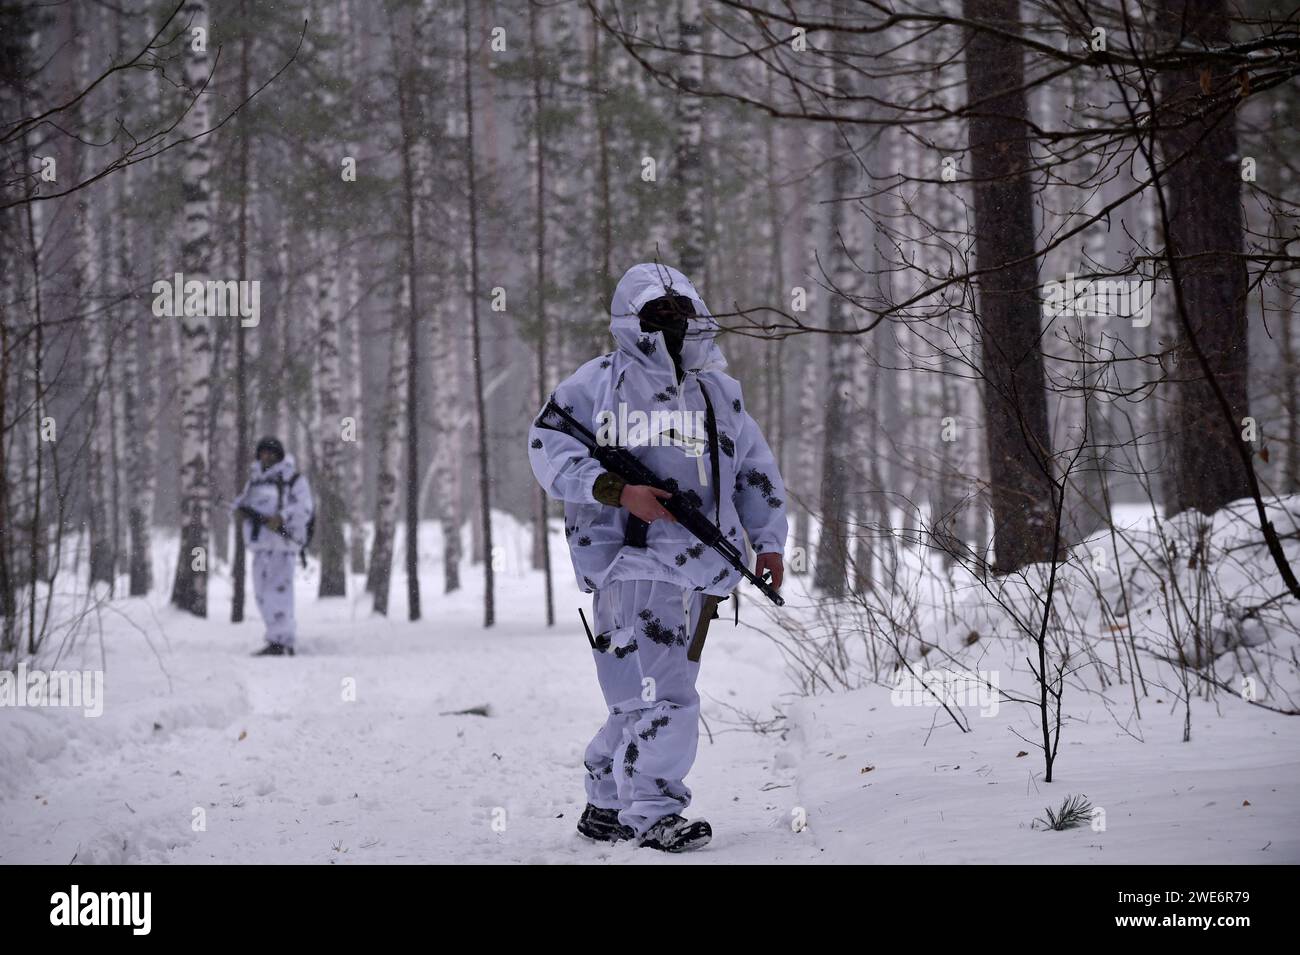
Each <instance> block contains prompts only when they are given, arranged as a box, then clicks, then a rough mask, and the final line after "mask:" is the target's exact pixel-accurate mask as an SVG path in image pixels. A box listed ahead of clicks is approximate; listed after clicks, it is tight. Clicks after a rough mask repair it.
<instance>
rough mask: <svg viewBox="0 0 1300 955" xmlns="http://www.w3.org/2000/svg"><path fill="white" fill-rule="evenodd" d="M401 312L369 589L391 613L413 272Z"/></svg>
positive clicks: (381, 609)
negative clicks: (391, 588) (390, 589)
mask: <svg viewBox="0 0 1300 955" xmlns="http://www.w3.org/2000/svg"><path fill="white" fill-rule="evenodd" d="M401 282H402V290H401V294H400V295H399V296H398V308H397V313H396V314H395V315H394V316H393V322H392V328H393V331H392V336H391V340H390V342H389V359H388V376H387V379H386V382H385V385H384V416H383V427H382V428H381V429H380V432H379V471H378V474H377V476H376V480H375V536H374V539H373V540H372V541H371V545H370V569H369V571H368V572H367V575H366V590H368V591H369V592H370V593H372V594H373V595H374V598H375V602H374V610H375V613H378V614H383V615H385V616H387V614H388V594H389V587H390V584H391V581H392V571H393V537H394V535H395V533H396V529H397V502H398V494H397V491H398V482H399V480H400V477H399V475H400V468H401V462H402V442H403V434H402V430H403V427H404V424H405V420H406V417H405V415H403V414H402V401H403V399H404V396H405V394H406V375H407V371H408V361H409V360H408V351H409V349H408V346H407V344H406V336H407V334H408V332H409V329H410V325H409V324H408V322H407V316H408V315H409V313H410V308H411V305H410V294H411V293H410V276H409V275H403V276H402V279H401Z"/></svg>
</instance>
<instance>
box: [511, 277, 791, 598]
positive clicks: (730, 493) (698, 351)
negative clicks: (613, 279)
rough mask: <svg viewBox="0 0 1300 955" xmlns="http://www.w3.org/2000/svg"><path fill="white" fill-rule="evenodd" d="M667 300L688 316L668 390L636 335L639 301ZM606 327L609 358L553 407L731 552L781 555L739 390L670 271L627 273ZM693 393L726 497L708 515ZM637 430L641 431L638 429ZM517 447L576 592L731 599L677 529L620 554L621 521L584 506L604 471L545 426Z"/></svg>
mask: <svg viewBox="0 0 1300 955" xmlns="http://www.w3.org/2000/svg"><path fill="white" fill-rule="evenodd" d="M668 294H676V295H684V296H686V297H688V298H689V299H690V300H691V302H692V304H693V305H694V308H695V312H696V315H695V317H694V318H692V319H691V320H690V322H689V325H688V330H687V334H686V340H685V342H684V343H683V345H682V349H681V365H682V369H683V372H684V375H683V378H682V381H681V383H680V384H679V383H678V381H677V376H676V371H675V369H674V366H673V361H672V358H671V357H670V356H669V354H668V350H667V346H666V344H665V342H664V336H663V333H662V332H653V333H646V332H643V331H642V330H641V322H640V319H639V318H638V316H637V313H638V312H639V311H640V309H641V307H642V306H643V305H645V304H646V303H647V302H649V301H651V300H653V299H656V298H660V297H662V296H664V295H668ZM609 327H610V332H611V333H612V334H613V336H614V341H615V342H616V343H617V345H618V347H617V349H615V350H614V351H612V352H610V353H608V354H605V355H601V356H600V357H598V358H594V359H592V360H591V361H589V362H587V363H586V364H585V365H583V366H582V367H581V368H579V369H578V370H577V371H576V372H575V373H574V374H573V375H572V376H571V377H569V378H568V379H566V380H565V381H564V382H563V383H562V384H560V385H559V387H557V388H556V389H555V392H554V398H555V400H556V402H557V403H558V404H559V405H560V406H561V407H563V408H565V409H566V410H567V411H568V412H569V413H570V414H572V415H573V416H574V417H575V418H576V419H577V420H578V421H579V422H581V423H582V424H584V425H586V426H587V427H588V428H589V429H590V430H591V431H592V432H594V433H596V434H597V435H598V436H599V437H601V438H602V440H604V439H613V440H614V441H615V443H617V444H620V445H622V446H624V447H630V448H631V450H632V451H633V453H634V454H635V455H636V457H637V458H638V459H639V460H640V461H641V462H642V463H644V464H645V465H646V466H647V467H648V468H649V469H650V470H651V471H653V472H654V473H655V474H656V475H657V476H658V477H659V478H661V479H662V480H663V481H665V482H666V486H667V487H668V488H669V489H670V490H672V491H673V492H674V493H679V494H684V495H687V496H688V498H689V499H690V500H691V502H692V503H693V504H695V506H696V507H698V508H699V509H700V510H701V512H702V513H703V514H704V515H705V516H707V517H708V519H709V520H710V521H713V522H715V523H717V525H718V527H720V528H721V529H722V531H723V533H724V534H726V535H727V537H728V538H729V539H730V540H731V542H732V543H733V544H735V545H736V547H737V549H739V550H740V551H741V553H745V546H744V543H743V538H742V536H741V535H742V531H743V532H744V534H746V535H748V537H749V541H750V544H751V545H752V546H753V548H754V550H755V551H756V552H757V553H777V554H782V553H784V550H785V540H786V534H787V523H786V509H785V485H784V484H783V482H782V480H781V475H780V473H779V472H778V470H777V467H776V461H775V459H774V458H773V456H772V452H771V449H770V448H769V447H768V445H767V442H766V441H765V440H764V439H763V434H762V432H761V431H760V430H759V427H758V424H757V422H755V421H754V419H753V418H752V417H750V415H749V413H748V411H746V410H745V400H744V397H743V395H742V394H741V389H740V383H739V382H737V381H736V380H735V379H734V378H732V377H731V376H730V375H728V374H726V372H725V371H724V369H725V368H726V366H727V360H726V359H725V358H724V357H723V355H722V352H721V351H720V350H719V348H718V346H717V343H716V342H715V341H714V337H715V335H716V333H717V331H718V327H719V326H718V323H717V320H716V319H715V318H714V317H713V315H712V313H710V312H709V310H708V307H707V306H706V305H705V304H704V300H703V299H702V298H701V297H700V294H699V292H697V291H696V289H695V286H694V285H692V284H691V282H690V280H689V279H687V278H686V276H685V275H683V274H682V273H681V272H679V271H678V270H677V269H675V268H672V267H670V266H664V265H657V264H654V263H642V264H640V265H634V266H632V268H630V269H628V270H627V272H626V273H625V274H624V276H623V278H622V279H621V280H620V281H619V283H618V287H617V288H616V289H615V291H614V300H613V303H612V305H611V308H610V326H609ZM701 389H703V391H704V392H707V395H708V399H709V401H710V402H711V404H712V406H713V411H714V415H715V418H716V422H717V432H718V438H717V443H718V450H719V453H718V461H717V469H718V472H719V481H718V483H719V485H720V486H721V487H722V488H724V489H725V491H726V493H724V494H723V495H722V502H721V507H720V509H719V507H718V500H717V495H716V494H715V493H714V491H715V489H714V487H713V486H712V485H713V467H714V462H713V461H712V460H711V452H710V449H709V442H708V440H707V437H706V429H705V426H704V420H705V398H704V396H703V394H702V391H701ZM544 410H545V409H543V411H544ZM638 412H639V414H638ZM674 412H678V413H680V414H678V415H676V416H674V415H673V413H674ZM553 419H554V416H552V417H551V418H549V419H547V421H546V422H545V423H546V424H553V423H554V421H553ZM639 421H645V422H646V424H645V425H644V426H642V427H638V422H639ZM624 422H626V427H622V426H621V425H622V424H623V423H624ZM528 448H529V450H528V456H529V461H530V463H531V464H532V468H533V474H534V475H535V476H536V477H537V480H538V482H539V483H540V484H541V486H542V487H543V488H544V489H545V490H546V493H547V494H549V495H550V496H551V497H553V498H556V499H558V500H562V501H564V533H565V536H566V537H567V539H568V543H569V552H570V555H571V556H572V558H573V569H574V572H575V574H576V575H577V579H578V583H579V585H580V586H581V587H582V588H583V590H584V591H592V590H596V589H599V588H601V587H603V586H605V585H606V584H608V583H612V582H613V581H616V580H665V581H669V582H672V583H674V584H677V585H678V586H681V587H683V588H686V589H689V590H697V591H704V592H706V593H710V594H717V595H725V594H728V593H730V592H731V591H732V590H733V589H734V588H735V586H736V584H737V582H738V581H739V580H740V574H739V573H738V572H737V571H735V570H734V569H732V568H731V566H730V565H729V564H728V563H727V562H726V561H725V560H723V559H722V557H721V556H720V555H718V554H717V553H716V552H715V551H714V550H713V549H712V548H710V547H707V546H706V545H704V544H702V543H700V542H699V541H698V540H697V539H696V538H695V537H694V536H693V535H691V534H690V533H689V532H688V531H687V530H685V528H683V527H682V526H681V525H680V524H677V523H673V522H670V521H664V520H659V521H654V522H652V523H651V524H650V525H649V528H648V530H647V531H646V536H645V544H646V546H645V547H638V546H633V545H631V544H627V543H625V541H624V536H625V534H626V532H627V524H628V518H629V517H630V516H631V515H630V514H629V513H628V511H627V510H626V509H625V508H622V507H613V506H610V505H607V504H602V503H600V502H598V501H597V500H596V498H595V497H594V496H593V495H592V489H593V485H594V484H595V482H596V478H598V477H599V476H600V475H601V474H602V473H603V472H604V470H605V469H604V467H603V466H602V465H601V464H600V462H598V461H597V460H596V459H595V458H592V457H591V456H590V455H589V454H588V451H587V448H586V446H585V445H584V444H583V443H582V442H581V441H579V440H578V439H577V438H576V437H573V436H571V435H569V434H567V433H565V432H564V431H561V430H558V429H556V428H554V427H547V426H545V424H543V423H542V415H541V414H539V416H538V417H537V418H535V419H534V421H533V425H532V427H530V428H529V432H528Z"/></svg>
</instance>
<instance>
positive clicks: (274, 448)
mask: <svg viewBox="0 0 1300 955" xmlns="http://www.w3.org/2000/svg"><path fill="white" fill-rule="evenodd" d="M263 451H270V452H271V453H272V454H274V455H275V457H276V460H277V461H283V460H284V445H283V444H281V443H280V440H279V439H278V438H272V437H265V438H263V439H262V440H261V441H259V442H257V450H256V451H255V452H253V453H254V455H255V456H257V457H261V456H262V452H263Z"/></svg>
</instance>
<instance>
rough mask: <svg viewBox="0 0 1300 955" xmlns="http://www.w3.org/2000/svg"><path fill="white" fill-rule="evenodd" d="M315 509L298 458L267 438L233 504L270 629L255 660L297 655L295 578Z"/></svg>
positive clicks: (266, 622) (256, 591)
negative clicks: (261, 657)
mask: <svg viewBox="0 0 1300 955" xmlns="http://www.w3.org/2000/svg"><path fill="white" fill-rule="evenodd" d="M312 509H313V504H312V496H311V486H310V485H309V484H308V483H307V478H306V477H305V476H304V475H302V474H299V473H298V470H297V468H296V467H295V466H294V460H293V455H291V454H285V451H284V445H282V444H281V443H280V442H279V441H277V440H276V439H275V438H269V437H268V438H263V439H262V440H261V441H259V442H258V444H257V460H256V461H254V462H253V464H252V465H251V466H250V468H249V475H248V483H247V484H245V485H244V490H243V491H242V492H241V493H240V495H239V497H237V498H235V500H234V502H233V503H232V504H231V511H232V512H234V514H235V516H236V517H237V518H239V521H240V525H241V529H242V532H243V535H244V546H245V547H246V548H247V549H248V551H249V552H250V553H251V554H252V555H253V593H254V594H255V595H256V596H257V609H258V610H260V611H261V613H262V621H263V622H264V623H265V624H266V646H264V647H263V648H262V649H261V650H259V651H257V653H256V654H254V656H293V648H294V641H295V638H296V636H297V633H296V629H297V628H296V624H295V621H294V613H293V577H294V570H295V568H296V566H297V563H298V560H299V557H300V555H301V554H302V551H303V548H304V547H306V545H307V537H308V527H309V524H310V521H311V517H312Z"/></svg>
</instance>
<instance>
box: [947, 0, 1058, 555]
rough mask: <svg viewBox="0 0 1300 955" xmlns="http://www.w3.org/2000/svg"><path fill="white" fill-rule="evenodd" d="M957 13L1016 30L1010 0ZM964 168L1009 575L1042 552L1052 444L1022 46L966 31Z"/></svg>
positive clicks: (998, 547)
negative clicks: (970, 196)
mask: <svg viewBox="0 0 1300 955" xmlns="http://www.w3.org/2000/svg"><path fill="white" fill-rule="evenodd" d="M962 10H963V14H964V16H965V17H966V19H967V20H971V21H976V22H980V23H984V24H987V25H988V26H989V27H990V29H995V30H997V31H1000V32H1001V33H1006V32H1012V33H1015V32H1019V30H1020V3H1019V0H963V4H962ZM968 34H969V36H968V43H967V45H966V87H967V100H968V101H969V102H970V103H979V104H981V107H980V108H979V109H978V110H976V111H974V112H973V115H971V117H970V119H969V136H970V156H971V170H970V175H971V178H972V179H973V181H974V193H975V203H974V204H975V221H974V225H973V227H972V228H973V230H974V233H975V259H976V266H977V268H978V269H979V271H980V273H981V275H980V277H979V297H978V303H979V304H978V307H979V321H978V323H977V324H978V326H979V328H980V354H981V365H982V367H981V372H982V376H983V381H982V386H983V405H984V418H985V435H986V441H987V445H988V467H989V479H990V482H991V485H990V496H991V499H992V505H993V547H994V554H995V557H994V564H993V569H994V571H995V572H997V573H1009V572H1011V571H1014V570H1017V569H1018V568H1020V567H1023V566H1025V565H1026V564H1030V563H1034V562H1037V561H1044V560H1048V559H1050V558H1051V556H1052V526H1053V522H1052V509H1053V500H1052V479H1051V468H1052V444H1051V433H1050V431H1049V429H1048V423H1047V392H1046V383H1045V380H1044V371H1043V353H1042V351H1041V349H1040V346H1039V337H1040V330H1041V318H1040V306H1039V300H1038V291H1037V289H1038V266H1037V263H1036V261H1035V259H1034V209H1033V197H1032V192H1031V190H1032V188H1033V183H1032V181H1031V178H1030V162H1031V161H1030V154H1029V136H1030V135H1031V134H1030V127H1029V124H1028V122H1027V121H1026V117H1027V106H1026V102H1025V92H1024V89H1023V85H1024V74H1025V71H1024V60H1023V56H1024V54H1023V50H1022V49H1021V47H1020V46H1019V45H1018V44H1017V43H1016V42H1015V41H1014V40H1012V39H1009V38H1007V37H1005V36H1001V35H998V34H997V33H992V32H986V31H981V30H969V31H968Z"/></svg>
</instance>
